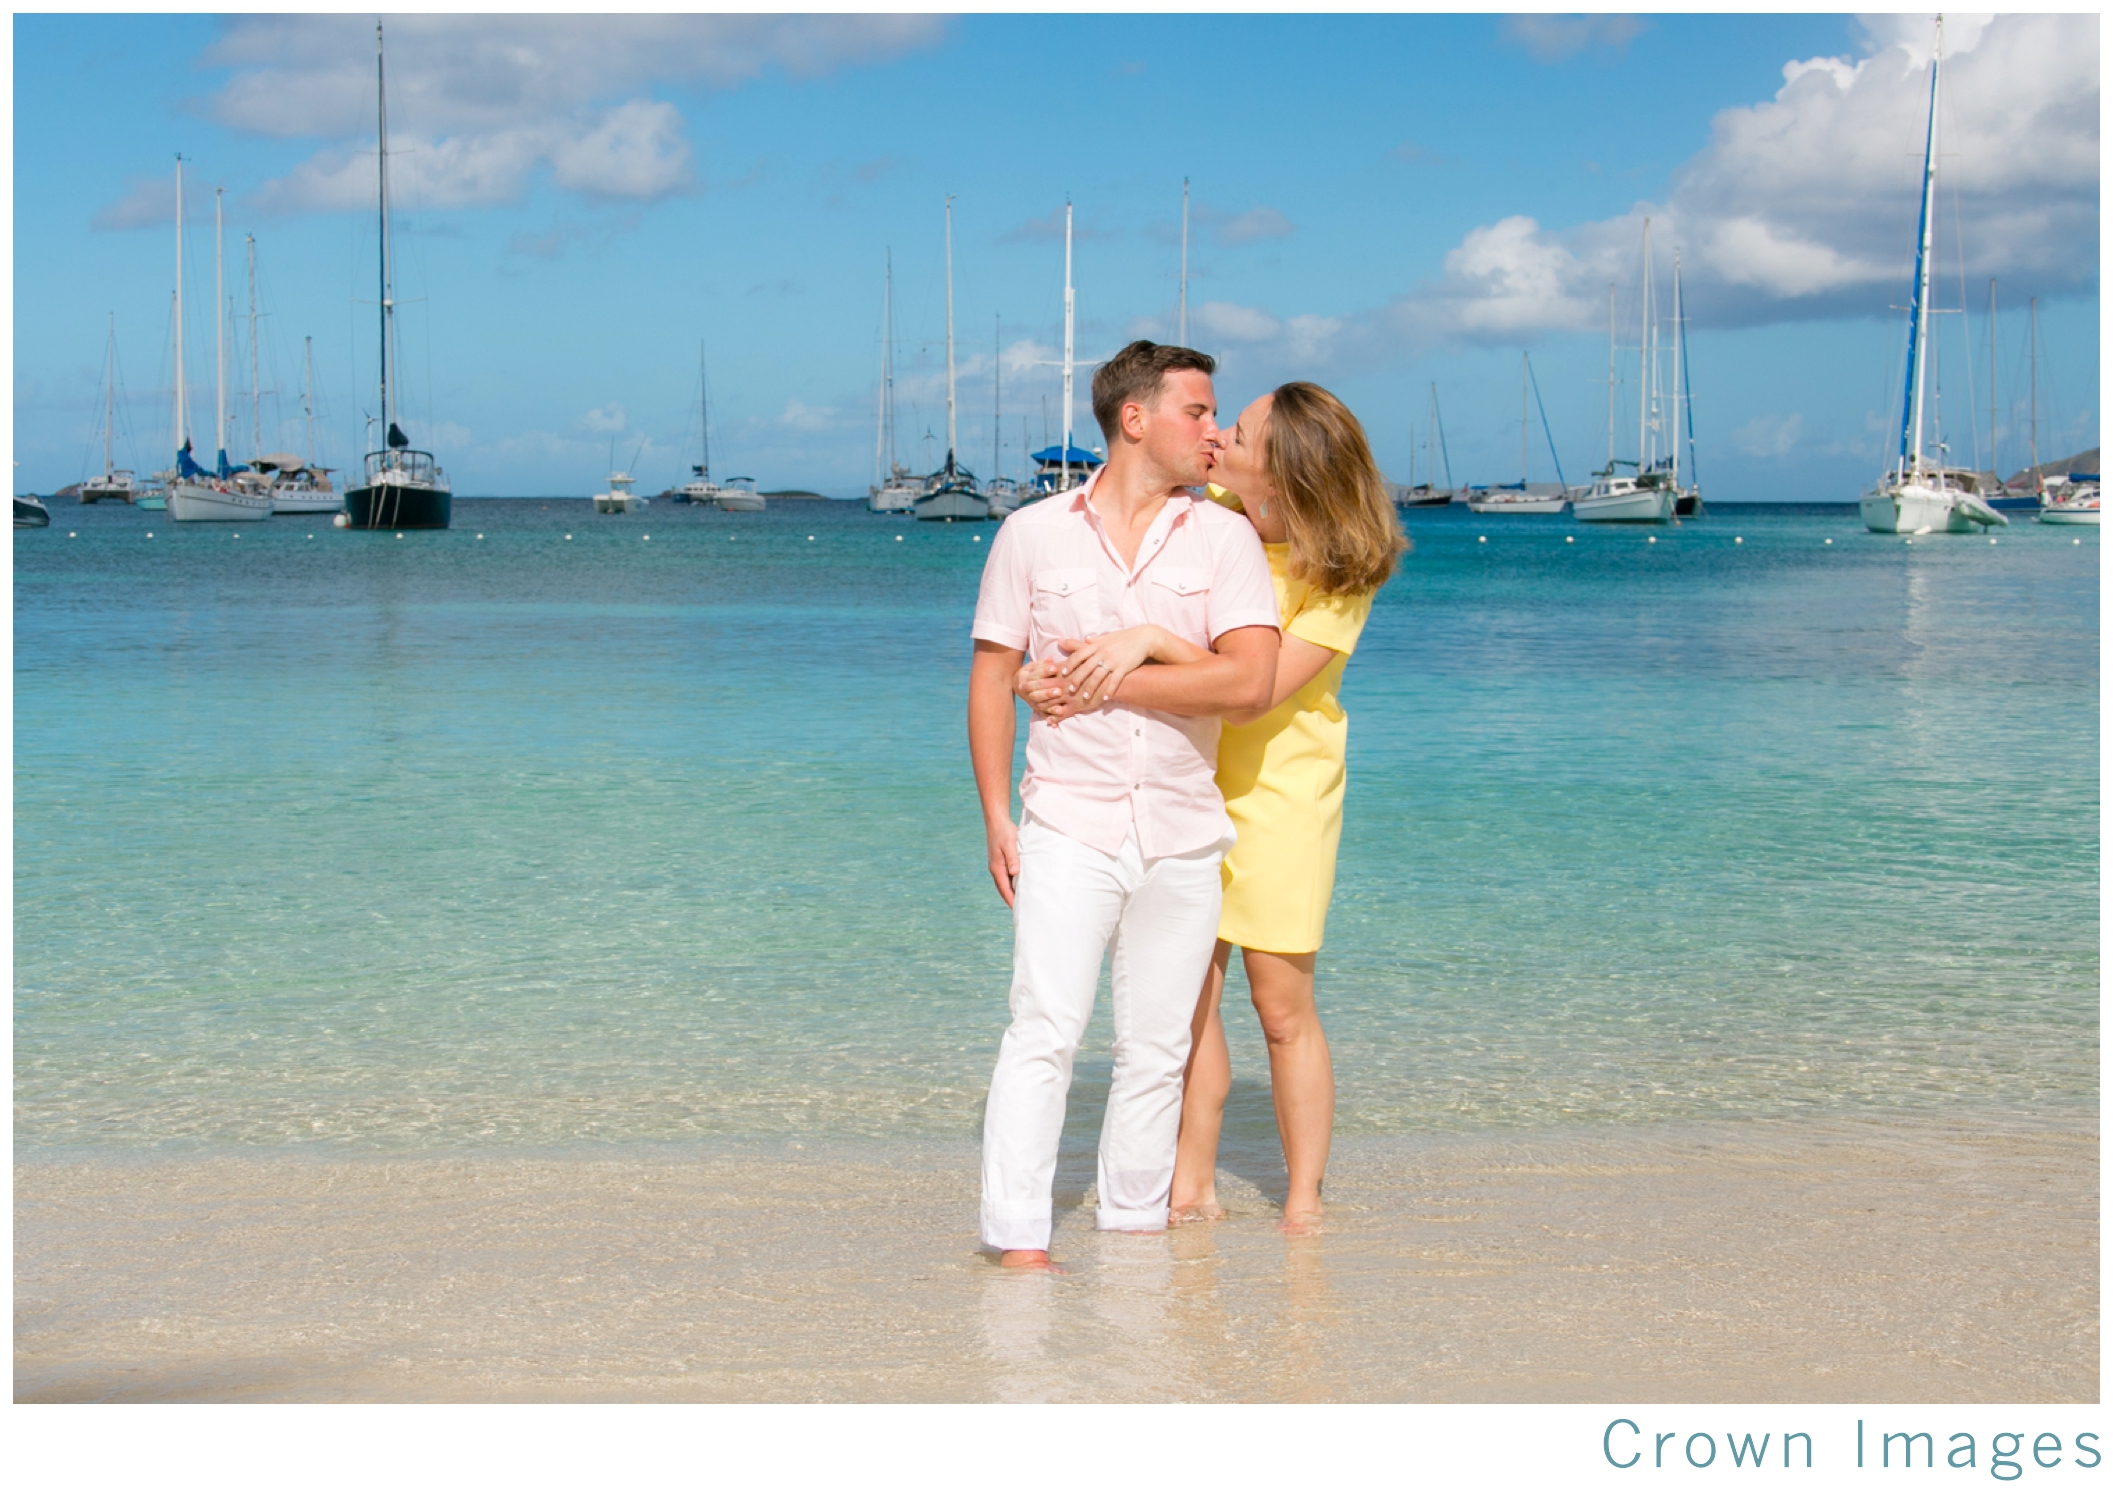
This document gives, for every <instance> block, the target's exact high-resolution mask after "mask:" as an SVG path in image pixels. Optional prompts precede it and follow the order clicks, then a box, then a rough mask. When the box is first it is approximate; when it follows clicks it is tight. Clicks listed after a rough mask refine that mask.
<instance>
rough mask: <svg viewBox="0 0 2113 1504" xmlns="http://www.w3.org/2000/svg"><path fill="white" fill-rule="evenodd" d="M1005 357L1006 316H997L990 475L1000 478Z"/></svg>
mask: <svg viewBox="0 0 2113 1504" xmlns="http://www.w3.org/2000/svg"><path fill="white" fill-rule="evenodd" d="M1004 356H1005V315H1004V314H1002V313H1000V314H996V315H994V316H993V317H992V319H991V332H990V475H991V479H992V480H996V479H997V478H998V468H999V467H998V445H999V442H1000V436H1001V435H1002V434H1003V433H1004V432H1005V430H1004V429H1003V428H1001V427H999V424H1000V423H1002V422H1003V421H1004V416H1005V409H1004V407H1003V406H1002V405H1001V403H1000V392H999V377H1000V376H1001V375H1002V374H1003V373H1002V372H1001V371H1000V370H999V366H1000V365H1001V364H1002V363H1003V360H1004Z"/></svg>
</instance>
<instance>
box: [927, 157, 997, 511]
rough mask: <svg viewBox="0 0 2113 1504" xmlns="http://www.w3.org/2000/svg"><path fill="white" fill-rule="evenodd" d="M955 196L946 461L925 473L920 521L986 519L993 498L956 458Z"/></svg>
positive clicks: (949, 202) (949, 252)
mask: <svg viewBox="0 0 2113 1504" xmlns="http://www.w3.org/2000/svg"><path fill="white" fill-rule="evenodd" d="M954 438H955V431H954V196H953V195H952V194H951V193H950V194H948V195H947V199H946V464H945V465H943V466H941V467H940V468H939V469H938V470H936V471H934V472H933V473H932V474H931V475H928V476H926V477H925V483H924V490H923V492H922V493H921V494H920V495H919V496H918V498H917V502H916V505H915V506H914V507H912V509H911V510H912V511H913V512H914V513H915V514H916V517H917V520H918V521H919V522H984V521H988V520H989V518H990V498H989V497H987V496H985V495H984V494H983V492H982V491H981V490H980V489H978V487H977V485H976V477H975V476H973V475H971V474H970V473H969V472H968V471H966V470H964V469H962V468H961V467H960V466H959V465H958V464H956V463H955V461H954Z"/></svg>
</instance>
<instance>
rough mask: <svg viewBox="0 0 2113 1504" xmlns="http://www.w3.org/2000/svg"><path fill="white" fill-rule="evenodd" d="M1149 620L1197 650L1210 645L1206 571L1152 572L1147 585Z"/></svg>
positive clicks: (1172, 569) (1209, 597)
mask: <svg viewBox="0 0 2113 1504" xmlns="http://www.w3.org/2000/svg"><path fill="white" fill-rule="evenodd" d="M1146 589H1147V591H1148V592H1149V593H1148V595H1147V601H1148V603H1149V606H1150V616H1149V618H1148V619H1149V620H1150V621H1152V622H1153V623H1154V624H1155V625H1157V626H1162V627H1165V628H1166V629H1167V630H1168V631H1169V632H1172V633H1173V634H1174V635H1175V636H1176V637H1183V638H1186V639H1187V640H1188V641H1190V642H1193V643H1195V644H1196V645H1197V646H1199V647H1208V646H1209V645H1210V640H1211V637H1210V631H1211V624H1210V601H1211V575H1210V571H1209V570H1207V569H1186V568H1181V567H1178V566H1177V567H1172V568H1167V569H1155V570H1153V571H1152V576H1151V580H1150V582H1149V584H1148V585H1147V586H1146Z"/></svg>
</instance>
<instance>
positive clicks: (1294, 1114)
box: [1177, 950, 1335, 1232]
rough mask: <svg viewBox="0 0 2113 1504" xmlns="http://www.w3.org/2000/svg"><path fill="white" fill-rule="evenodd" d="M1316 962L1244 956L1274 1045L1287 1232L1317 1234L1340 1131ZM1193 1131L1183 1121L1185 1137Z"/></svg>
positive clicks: (1272, 1085) (1265, 954) (1272, 1070)
mask: <svg viewBox="0 0 2113 1504" xmlns="http://www.w3.org/2000/svg"><path fill="white" fill-rule="evenodd" d="M1313 958H1314V952H1312V951H1308V952H1306V953H1305V954H1304V955H1296V956H1288V955H1276V954H1272V953H1271V952H1269V951H1260V950H1243V951H1241V952H1240V962H1241V964H1242V965H1243V966H1245V967H1246V968H1247V987H1248V991H1249V992H1250V993H1252V994H1253V995H1254V1000H1255V1014H1256V1016H1257V1017H1258V1018H1260V1019H1261V1021H1262V1037H1263V1038H1264V1039H1265V1040H1267V1041H1268V1043H1269V1094H1270V1096H1271V1098H1272V1099H1273V1100H1274V1101H1275V1103H1276V1108H1277V1132H1278V1134H1279V1135H1281V1136H1282V1138H1283V1140H1284V1168H1285V1170H1286V1171H1287V1172H1288V1173H1289V1177H1290V1188H1289V1189H1288V1190H1287V1191H1286V1193H1285V1196H1284V1222H1283V1227H1284V1230H1285V1231H1286V1232H1300V1231H1307V1230H1311V1229H1313V1228H1315V1227H1317V1226H1318V1225H1319V1223H1320V1215H1321V1176H1322V1175H1324V1174H1326V1173H1327V1169H1328V1142H1329V1139H1330V1138H1331V1137H1332V1136H1333V1134H1334V1131H1335V1063H1334V1061H1333V1060H1331V1059H1330V1058H1329V1055H1328V1036H1327V1035H1326V1034H1325V1033H1323V1032H1322V1030H1321V1015H1320V1012H1319V1010H1318V1009H1317V1008H1316V1007H1315V1006H1314V1001H1313ZM1220 1038H1223V1032H1222V1029H1221V1032H1220ZM1187 1128H1188V1124H1187V1122H1186V1121H1184V1122H1183V1124H1182V1129H1183V1132H1184V1133H1186V1131H1187ZM1177 1174H1178V1172H1177ZM1177 1183H1178V1182H1177Z"/></svg>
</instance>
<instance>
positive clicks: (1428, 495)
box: [1395, 381, 1453, 507]
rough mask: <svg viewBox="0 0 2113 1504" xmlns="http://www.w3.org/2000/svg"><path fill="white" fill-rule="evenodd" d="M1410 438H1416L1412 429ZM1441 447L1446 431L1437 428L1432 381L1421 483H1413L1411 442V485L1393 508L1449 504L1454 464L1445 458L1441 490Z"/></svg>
mask: <svg viewBox="0 0 2113 1504" xmlns="http://www.w3.org/2000/svg"><path fill="white" fill-rule="evenodd" d="M1409 437H1410V439H1411V440H1413V439H1414V438H1415V437H1416V435H1415V432H1414V431H1413V428H1412V430H1411V432H1410V434H1409ZM1444 444H1445V430H1444V429H1443V428H1441V427H1440V426H1439V421H1438V383H1437V382H1435V381H1434V382H1432V383H1431V425H1430V430H1429V432H1427V433H1425V434H1424V436H1423V450H1424V453H1423V484H1422V485H1416V484H1415V483H1414V481H1415V476H1416V446H1415V444H1414V443H1413V442H1412V443H1411V444H1410V446H1409V478H1410V482H1411V484H1410V485H1409V486H1408V488H1407V489H1406V490H1404V491H1403V492H1402V493H1401V495H1400V496H1399V497H1398V498H1396V500H1395V505H1396V506H1404V507H1442V506H1445V505H1447V504H1448V503H1450V502H1451V501H1452V499H1453V462H1452V460H1451V458H1450V457H1448V458H1447V460H1446V463H1445V482H1446V483H1445V485H1444V487H1443V488H1441V487H1440V486H1439V484H1438V456H1439V454H1440V453H1441V452H1443V449H1444Z"/></svg>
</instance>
